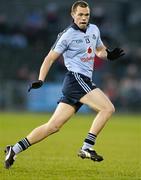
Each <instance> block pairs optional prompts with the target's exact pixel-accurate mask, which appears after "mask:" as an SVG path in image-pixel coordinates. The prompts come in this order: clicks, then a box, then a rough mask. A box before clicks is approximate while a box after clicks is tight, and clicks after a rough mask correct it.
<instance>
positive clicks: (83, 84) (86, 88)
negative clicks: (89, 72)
mask: <svg viewBox="0 0 141 180" xmlns="http://www.w3.org/2000/svg"><path fill="white" fill-rule="evenodd" d="M73 74H74V77H75V79H76V80H77V82H78V83H79V84H80V86H81V87H82V88H83V89H84V91H85V92H87V93H88V92H90V91H91V88H90V87H89V86H88V85H87V84H86V83H85V82H84V80H83V79H82V78H81V77H80V75H78V73H75V72H74V73H73Z"/></svg>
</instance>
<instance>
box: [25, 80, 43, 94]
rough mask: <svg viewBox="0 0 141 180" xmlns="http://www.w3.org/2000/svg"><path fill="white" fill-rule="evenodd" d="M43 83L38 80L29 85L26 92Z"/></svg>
mask: <svg viewBox="0 0 141 180" xmlns="http://www.w3.org/2000/svg"><path fill="white" fill-rule="evenodd" d="M42 85H43V81H41V80H38V81H35V82H33V83H31V84H30V85H29V88H28V92H30V91H31V89H38V88H40V87H41V86H42Z"/></svg>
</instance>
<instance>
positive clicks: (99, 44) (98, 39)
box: [96, 29, 104, 47]
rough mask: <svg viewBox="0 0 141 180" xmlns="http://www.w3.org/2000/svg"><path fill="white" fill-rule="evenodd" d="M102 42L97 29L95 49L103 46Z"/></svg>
mask: <svg viewBox="0 0 141 180" xmlns="http://www.w3.org/2000/svg"><path fill="white" fill-rule="evenodd" d="M103 45H104V44H103V42H102V40H101V37H100V31H99V29H98V38H97V43H96V47H100V46H103Z"/></svg>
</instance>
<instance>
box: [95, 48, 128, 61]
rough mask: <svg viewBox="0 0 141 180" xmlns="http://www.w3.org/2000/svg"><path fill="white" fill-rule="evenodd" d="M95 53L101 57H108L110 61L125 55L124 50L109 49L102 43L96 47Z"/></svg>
mask: <svg viewBox="0 0 141 180" xmlns="http://www.w3.org/2000/svg"><path fill="white" fill-rule="evenodd" d="M96 55H97V56H98V57H100V58H101V59H108V60H110V61H114V60H116V59H117V58H119V57H121V56H123V55H125V53H124V50H123V49H121V48H115V49H113V50H109V49H108V48H107V47H106V46H104V45H102V46H99V47H97V48H96Z"/></svg>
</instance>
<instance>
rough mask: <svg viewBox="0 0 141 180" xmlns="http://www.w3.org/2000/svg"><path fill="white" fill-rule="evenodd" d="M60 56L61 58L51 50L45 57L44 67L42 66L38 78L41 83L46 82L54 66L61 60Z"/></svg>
mask: <svg viewBox="0 0 141 180" xmlns="http://www.w3.org/2000/svg"><path fill="white" fill-rule="evenodd" d="M59 56H60V54H59V53H57V52H55V51H53V50H50V52H49V53H48V55H47V56H46V57H45V59H44V61H43V63H42V65H41V68H40V73H39V78H38V79H39V80H40V81H43V82H44V80H45V78H46V76H47V74H48V72H49V70H50V68H51V66H52V64H53V63H54V62H55V61H56V60H57V59H58V58H59Z"/></svg>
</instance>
